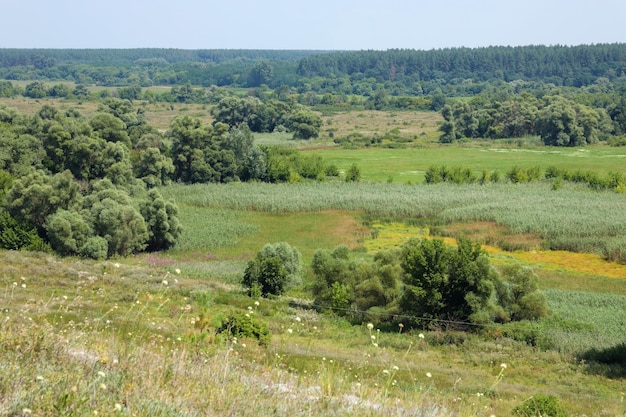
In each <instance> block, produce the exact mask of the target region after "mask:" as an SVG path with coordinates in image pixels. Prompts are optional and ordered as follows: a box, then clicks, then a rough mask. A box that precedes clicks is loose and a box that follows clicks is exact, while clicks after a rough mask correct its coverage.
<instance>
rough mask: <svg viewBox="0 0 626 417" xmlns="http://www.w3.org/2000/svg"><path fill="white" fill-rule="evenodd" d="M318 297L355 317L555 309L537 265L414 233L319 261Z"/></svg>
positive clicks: (514, 315) (443, 322)
mask: <svg viewBox="0 0 626 417" xmlns="http://www.w3.org/2000/svg"><path fill="white" fill-rule="evenodd" d="M311 266H312V270H313V273H314V274H315V277H316V281H315V284H314V286H313V294H314V296H315V304H316V305H318V306H319V308H320V309H321V310H324V311H328V312H330V313H331V314H336V315H339V316H344V317H347V318H349V319H350V320H352V321H353V322H357V323H362V322H366V321H367V322H372V323H375V324H382V325H385V324H387V325H391V324H394V325H397V324H398V323H399V322H402V323H403V324H404V325H409V326H420V327H458V328H467V327H468V326H471V325H477V324H478V325H482V324H488V323H493V322H499V323H506V322H509V321H514V320H533V319H537V318H539V317H542V316H544V315H545V314H546V313H547V306H546V301H545V298H544V296H543V294H541V293H540V292H539V291H538V289H537V277H536V275H535V274H534V273H533V272H532V270H531V269H529V268H522V267H519V266H515V267H508V268H501V269H500V270H499V271H498V270H496V269H495V268H493V267H492V266H491V264H490V262H489V257H488V255H487V254H486V253H485V252H484V251H483V250H482V249H481V247H480V244H478V243H474V242H471V241H470V240H467V239H459V240H458V241H457V246H456V247H455V246H450V245H447V244H445V243H444V242H443V240H441V239H432V240H431V239H414V240H411V241H409V242H408V243H406V244H405V245H404V246H403V247H402V248H401V249H400V250H397V251H391V252H379V253H378V254H376V255H375V256H374V258H373V260H372V261H366V260H363V259H356V258H355V257H353V256H351V254H350V251H349V250H348V248H347V247H345V246H340V247H338V248H336V249H334V250H332V251H327V250H318V251H317V252H316V253H315V255H314V257H313V261H312V265H311Z"/></svg>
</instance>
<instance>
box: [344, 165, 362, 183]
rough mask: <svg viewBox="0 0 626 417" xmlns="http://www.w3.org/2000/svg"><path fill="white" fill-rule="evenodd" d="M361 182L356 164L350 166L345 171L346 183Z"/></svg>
mask: <svg viewBox="0 0 626 417" xmlns="http://www.w3.org/2000/svg"><path fill="white" fill-rule="evenodd" d="M359 181H361V168H359V166H358V165H357V164H352V165H350V168H348V170H347V171H346V182H359Z"/></svg>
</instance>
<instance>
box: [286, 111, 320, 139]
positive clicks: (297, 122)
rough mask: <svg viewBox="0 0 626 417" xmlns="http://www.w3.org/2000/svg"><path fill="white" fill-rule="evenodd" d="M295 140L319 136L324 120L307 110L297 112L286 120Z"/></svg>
mask: <svg viewBox="0 0 626 417" xmlns="http://www.w3.org/2000/svg"><path fill="white" fill-rule="evenodd" d="M285 123H286V126H287V128H288V129H289V131H290V132H293V138H294V139H311V138H316V137H318V136H319V132H320V127H321V126H322V118H321V117H320V116H319V115H318V114H317V113H315V112H313V111H311V110H307V109H304V108H302V109H300V110H296V111H294V112H293V113H291V114H289V115H288V116H287V118H286V120H285Z"/></svg>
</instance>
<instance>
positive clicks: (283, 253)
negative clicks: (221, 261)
mask: <svg viewBox="0 0 626 417" xmlns="http://www.w3.org/2000/svg"><path fill="white" fill-rule="evenodd" d="M300 269H301V255H300V252H299V251H298V250H297V249H296V248H293V247H291V246H290V245H289V244H288V243H286V242H279V243H274V244H270V243H268V244H266V245H265V246H264V247H263V249H261V251H259V253H257V255H256V257H255V258H254V259H253V260H251V261H250V262H248V265H247V267H246V270H245V272H244V276H243V279H242V284H243V285H244V287H246V288H248V290H249V292H250V293H251V294H252V293H253V292H255V291H259V292H260V294H261V295H262V296H268V295H281V294H282V293H283V292H284V291H285V290H286V289H287V288H289V287H290V286H294V285H298V284H300Z"/></svg>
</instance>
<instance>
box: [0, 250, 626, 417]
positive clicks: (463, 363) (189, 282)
mask: <svg viewBox="0 0 626 417" xmlns="http://www.w3.org/2000/svg"><path fill="white" fill-rule="evenodd" d="M156 256H159V255H156ZM0 263H1V264H2V265H3V267H2V275H1V276H0V289H1V290H2V295H1V296H2V300H3V310H2V316H1V320H0V357H2V364H1V366H2V372H0V392H1V393H2V395H1V396H0V414H2V415H41V416H43V415H58V414H64V415H94V414H95V413H96V412H97V413H98V415H126V414H128V415H137V416H174V415H176V416H200V415H216V416H217V415H238V416H258V415H294V416H328V415H335V416H354V415H358V416H374V415H377V416H379V415H385V416H409V415H420V416H433V417H434V416H467V417H469V416H490V415H510V414H511V410H512V408H513V407H514V406H515V405H518V404H520V403H521V402H522V401H524V400H526V399H528V398H529V397H531V396H532V395H534V394H537V393H546V394H552V395H556V396H557V397H558V398H559V401H560V402H561V403H562V404H563V405H564V406H565V407H566V408H567V410H568V412H569V413H571V414H574V415H582V414H585V415H598V416H600V415H623V414H624V412H625V410H624V403H623V380H622V379H621V378H620V377H611V378H607V377H606V375H605V373H606V371H607V368H606V367H603V366H599V365H595V364H593V365H592V364H588V363H586V362H585V361H580V360H576V358H575V357H572V356H571V355H570V354H568V353H566V352H565V351H563V350H562V352H560V353H558V352H557V351H555V350H542V349H539V348H536V347H531V346H527V345H525V344H524V343H521V342H515V341H513V340H511V339H508V338H505V337H501V336H498V335H497V333H498V329H497V328H494V329H492V330H490V331H488V332H487V333H486V334H485V335H483V336H478V335H472V334H455V333H450V334H446V333H440V332H423V333H424V336H425V337H423V338H422V337H419V335H418V333H417V332H415V333H404V332H400V331H398V332H395V333H382V332H377V331H376V330H373V332H372V333H373V334H372V333H370V332H369V331H368V329H367V328H365V326H362V327H358V326H357V327H355V326H350V325H348V324H346V323H344V322H342V321H341V320H337V319H333V318H332V317H326V316H320V315H318V314H317V313H315V312H314V311H312V310H309V309H307V308H306V303H305V302H304V301H303V300H296V299H292V298H290V297H282V298H280V299H276V300H254V299H250V298H248V297H247V296H244V295H243V294H242V292H241V291H240V290H238V289H237V288H231V289H228V286H224V284H223V283H221V281H220V277H219V276H216V275H215V276H213V275H205V276H197V277H196V276H189V275H187V273H186V272H185V270H184V269H183V270H182V271H181V273H178V271H177V269H178V264H177V263H169V264H167V265H157V264H156V263H155V262H146V259H145V258H142V257H140V258H128V259H123V260H119V261H118V262H114V261H106V262H95V261H81V260H77V259H70V258H66V259H59V258H56V257H53V256H50V255H42V254H29V253H26V252H10V251H2V252H0ZM547 295H548V298H549V300H550V305H551V307H552V308H553V310H554V311H555V313H556V316H555V317H554V318H552V324H551V325H552V328H550V332H548V331H545V332H544V331H540V332H539V336H540V337H541V338H548V337H552V338H553V337H554V335H555V334H556V335H558V336H559V337H560V338H561V340H565V341H571V343H574V342H576V343H579V344H580V343H583V341H584V338H585V337H586V338H587V341H588V342H589V343H591V344H592V345H593V341H594V340H595V339H602V340H603V342H605V343H612V342H614V341H615V340H620V338H621V336H622V334H623V333H622V334H620V333H616V332H617V331H618V330H619V329H620V327H619V326H621V325H623V322H622V324H620V321H621V320H623V314H621V313H620V314H613V317H612V318H611V317H609V319H603V318H602V317H606V316H607V315H610V314H611V312H612V311H613V312H614V309H615V308H619V305H620V303H623V302H624V298H623V296H621V297H620V296H617V295H607V296H604V297H602V296H595V295H593V294H586V293H583V292H579V293H572V292H567V291H562V290H554V291H550V292H548V293H547ZM569 299H572V300H574V302H573V303H570V302H569V301H568V300H569ZM255 301H258V303H255ZM233 309H239V310H241V311H247V312H248V314H250V315H252V316H253V317H255V319H256V320H259V321H262V322H265V323H267V324H268V325H269V328H270V331H271V333H272V339H271V341H270V343H269V344H268V345H267V346H258V345H257V343H256V342H255V341H254V340H233V339H231V338H225V337H220V336H216V335H215V334H214V332H213V326H214V323H215V320H216V319H217V318H219V317H220V315H222V314H223V313H224V312H225V311H229V310H233ZM559 317H561V319H559ZM565 319H567V320H565ZM611 332H613V335H612V336H611ZM372 336H373V337H374V340H375V341H376V345H375V344H374V343H373V342H372V340H373V339H372ZM605 338H606V339H605ZM571 343H570V346H571Z"/></svg>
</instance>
